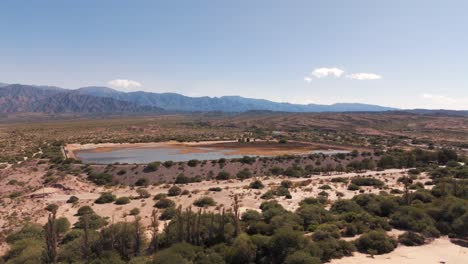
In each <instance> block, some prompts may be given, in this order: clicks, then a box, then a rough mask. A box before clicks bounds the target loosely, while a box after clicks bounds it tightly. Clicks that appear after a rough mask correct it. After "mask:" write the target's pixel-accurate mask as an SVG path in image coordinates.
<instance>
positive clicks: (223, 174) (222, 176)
mask: <svg viewBox="0 0 468 264" xmlns="http://www.w3.org/2000/svg"><path fill="white" fill-rule="evenodd" d="M230 178H231V174H229V173H228V172H226V171H220V172H219V173H218V176H216V179H217V180H229V179H230Z"/></svg>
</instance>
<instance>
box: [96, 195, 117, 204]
mask: <svg viewBox="0 0 468 264" xmlns="http://www.w3.org/2000/svg"><path fill="white" fill-rule="evenodd" d="M115 198H116V197H115V195H113V194H112V193H111V192H103V193H101V196H99V198H97V199H96V201H94V202H95V203H97V204H105V203H112V202H114V201H115Z"/></svg>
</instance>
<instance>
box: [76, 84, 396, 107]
mask: <svg viewBox="0 0 468 264" xmlns="http://www.w3.org/2000/svg"><path fill="white" fill-rule="evenodd" d="M76 91H77V92H79V93H80V94H86V95H92V96H98V97H111V98H114V99H117V100H122V101H128V102H133V103H135V104H137V105H145V106H157V107H161V108H163V109H165V110H169V111H189V112H194V111H202V112H206V111H222V112H245V111H250V110H269V111H283V112H349V111H360V112H367V111H389V110H395V108H390V107H383V106H378V105H368V104H355V103H339V104H333V105H319V104H308V105H301V104H291V103H278V102H272V101H268V100H264V99H251V98H244V97H241V96H222V97H208V96H204V97H188V96H184V95H181V94H177V93H150V92H142V91H139V92H129V93H125V92H120V91H117V90H114V89H111V88H107V87H84V88H80V89H77V90H76Z"/></svg>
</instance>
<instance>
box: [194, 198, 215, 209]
mask: <svg viewBox="0 0 468 264" xmlns="http://www.w3.org/2000/svg"><path fill="white" fill-rule="evenodd" d="M193 205H195V206H198V207H207V206H215V205H216V202H215V201H214V200H213V198H211V197H207V196H205V197H201V198H198V199H197V200H195V201H194V202H193Z"/></svg>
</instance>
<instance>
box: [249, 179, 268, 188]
mask: <svg viewBox="0 0 468 264" xmlns="http://www.w3.org/2000/svg"><path fill="white" fill-rule="evenodd" d="M249 187H250V189H263V188H264V187H265V185H263V183H262V181H260V180H255V181H253V182H251V183H250V184H249Z"/></svg>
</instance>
